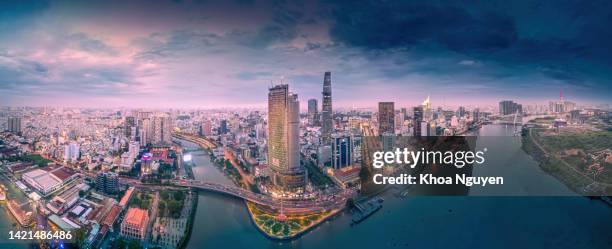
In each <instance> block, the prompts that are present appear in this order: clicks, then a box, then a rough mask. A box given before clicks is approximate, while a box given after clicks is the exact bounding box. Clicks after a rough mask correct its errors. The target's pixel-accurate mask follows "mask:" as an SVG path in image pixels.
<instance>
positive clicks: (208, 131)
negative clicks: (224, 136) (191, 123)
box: [200, 119, 212, 136]
mask: <svg viewBox="0 0 612 249" xmlns="http://www.w3.org/2000/svg"><path fill="white" fill-rule="evenodd" d="M201 129H202V133H201V134H200V135H202V136H210V135H212V122H210V120H208V119H206V120H204V121H202V126H201Z"/></svg>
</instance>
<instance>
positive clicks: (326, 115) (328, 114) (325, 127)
mask: <svg viewBox="0 0 612 249" xmlns="http://www.w3.org/2000/svg"><path fill="white" fill-rule="evenodd" d="M332 115H333V114H332V89H331V72H325V76H324V77H323V103H322V107H321V138H322V140H323V141H322V142H323V144H325V145H329V144H331V134H332V130H333V120H332V118H333V116H332Z"/></svg>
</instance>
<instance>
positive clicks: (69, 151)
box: [64, 142, 80, 162]
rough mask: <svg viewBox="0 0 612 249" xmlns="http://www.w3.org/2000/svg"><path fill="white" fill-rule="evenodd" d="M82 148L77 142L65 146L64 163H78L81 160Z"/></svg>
mask: <svg viewBox="0 0 612 249" xmlns="http://www.w3.org/2000/svg"><path fill="white" fill-rule="evenodd" d="M79 154H80V148H79V144H77V143H76V142H71V143H70V144H67V145H65V146H64V161H66V162H76V161H78V160H79Z"/></svg>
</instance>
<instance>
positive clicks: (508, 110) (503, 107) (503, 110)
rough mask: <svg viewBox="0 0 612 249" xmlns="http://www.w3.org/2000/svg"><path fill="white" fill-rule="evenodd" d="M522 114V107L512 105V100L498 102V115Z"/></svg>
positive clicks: (515, 104) (516, 104)
mask: <svg viewBox="0 0 612 249" xmlns="http://www.w3.org/2000/svg"><path fill="white" fill-rule="evenodd" d="M517 112H518V113H519V114H520V113H522V112H523V106H522V105H520V104H518V103H514V101H512V100H502V101H500V102H499V115H514V114H515V113H517Z"/></svg>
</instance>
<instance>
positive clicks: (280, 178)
mask: <svg viewBox="0 0 612 249" xmlns="http://www.w3.org/2000/svg"><path fill="white" fill-rule="evenodd" d="M299 124H300V102H299V101H298V99H297V94H293V93H290V92H289V86H288V85H284V84H283V85H277V86H274V87H272V88H270V91H269V93H268V134H269V138H268V165H269V166H270V168H271V169H272V171H273V174H272V182H273V183H274V186H275V187H278V189H280V190H282V191H292V192H295V191H300V190H303V188H304V186H305V185H306V174H305V170H304V168H303V167H302V166H301V165H300V143H299V132H300V127H299Z"/></svg>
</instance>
